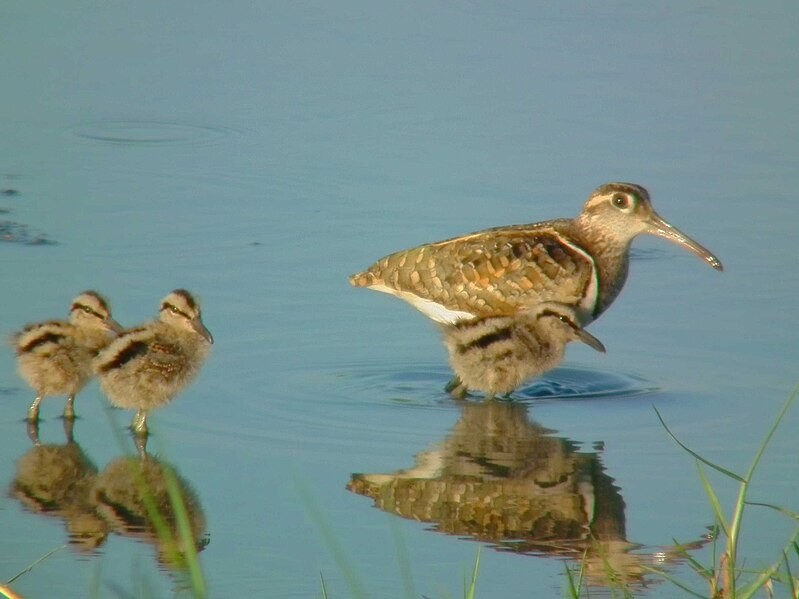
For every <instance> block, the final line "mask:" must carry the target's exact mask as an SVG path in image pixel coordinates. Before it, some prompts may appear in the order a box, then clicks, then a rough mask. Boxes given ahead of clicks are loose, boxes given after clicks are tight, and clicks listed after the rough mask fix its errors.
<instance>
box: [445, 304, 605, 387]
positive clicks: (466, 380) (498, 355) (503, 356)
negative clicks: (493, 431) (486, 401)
mask: <svg viewBox="0 0 799 599" xmlns="http://www.w3.org/2000/svg"><path fill="white" fill-rule="evenodd" d="M441 329H442V331H443V333H444V345H445V346H446V348H447V351H448V352H449V362H450V365H451V366H452V369H453V370H454V371H455V378H454V379H453V381H452V382H451V383H450V385H449V386H448V388H449V390H450V392H451V393H452V394H453V395H456V396H463V395H465V394H466V392H467V391H469V390H474V391H482V392H484V393H486V394H487V395H488V396H490V397H493V396H496V395H506V394H508V393H510V392H512V391H513V390H514V389H516V388H518V387H519V386H520V385H521V384H522V383H523V382H524V381H526V380H527V379H530V378H532V377H534V376H539V375H541V374H543V373H544V372H546V371H548V370H551V369H552V368H555V367H556V366H557V365H558V364H560V362H561V361H562V360H563V355H564V353H565V351H566V344H567V343H569V342H570V341H582V342H583V343H585V344H587V345H589V346H590V347H592V348H593V349H595V350H597V351H600V352H604V351H605V348H604V346H603V345H602V343H601V342H600V341H599V340H598V339H597V338H596V337H594V336H593V335H590V334H589V333H587V332H586V331H584V330H583V329H582V328H581V327H580V325H579V321H578V320H577V315H576V312H575V310H574V308H572V307H570V306H566V305H564V304H559V303H557V302H543V303H541V304H538V305H537V306H536V308H535V310H529V311H522V312H519V313H517V314H516V316H513V317H508V316H487V317H483V318H475V319H472V320H462V321H460V322H458V323H456V324H454V325H442V327H441Z"/></svg>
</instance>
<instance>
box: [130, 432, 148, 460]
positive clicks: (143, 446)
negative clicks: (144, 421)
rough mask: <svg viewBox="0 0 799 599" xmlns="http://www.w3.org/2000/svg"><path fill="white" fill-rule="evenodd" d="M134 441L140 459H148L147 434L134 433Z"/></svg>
mask: <svg viewBox="0 0 799 599" xmlns="http://www.w3.org/2000/svg"><path fill="white" fill-rule="evenodd" d="M133 442H134V443H135V444H136V451H137V452H138V454H139V459H140V460H146V459H147V437H146V436H145V435H133Z"/></svg>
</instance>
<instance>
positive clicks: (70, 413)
mask: <svg viewBox="0 0 799 599" xmlns="http://www.w3.org/2000/svg"><path fill="white" fill-rule="evenodd" d="M74 419H75V394H74V393H72V394H71V395H70V396H69V397H67V403H66V405H65V406H64V420H74Z"/></svg>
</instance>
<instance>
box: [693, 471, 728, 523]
mask: <svg viewBox="0 0 799 599" xmlns="http://www.w3.org/2000/svg"><path fill="white" fill-rule="evenodd" d="M696 470H697V471H698V472H699V478H700V479H701V480H702V486H703V487H704V489H705V494H706V495H707V497H708V500H709V501H710V506H711V507H712V508H713V515H714V516H715V517H716V522H718V524H719V526H721V530H722V531H723V532H724V534H725V535H728V536H729V531H730V527H729V524H728V522H727V519H726V518H725V517H724V511H723V510H722V509H721V503H720V502H719V498H718V495H716V491H715V490H713V486H712V485H711V484H710V481H709V480H708V478H707V475H706V474H705V470H704V468H702V464H701V463H700V462H698V461H697V462H696Z"/></svg>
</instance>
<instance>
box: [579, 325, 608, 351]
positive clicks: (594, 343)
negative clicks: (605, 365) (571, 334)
mask: <svg viewBox="0 0 799 599" xmlns="http://www.w3.org/2000/svg"><path fill="white" fill-rule="evenodd" d="M576 334H577V338H578V339H579V340H580V341H582V342H583V343H585V344H586V345H587V346H588V347H590V348H592V349H595V350H596V351H598V352H600V353H602V354H604V353H605V346H604V345H602V342H601V341H600V340H599V339H597V338H596V337H594V336H593V335H592V334H591V333H589V332H588V331H586V330H585V329H577V331H576Z"/></svg>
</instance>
